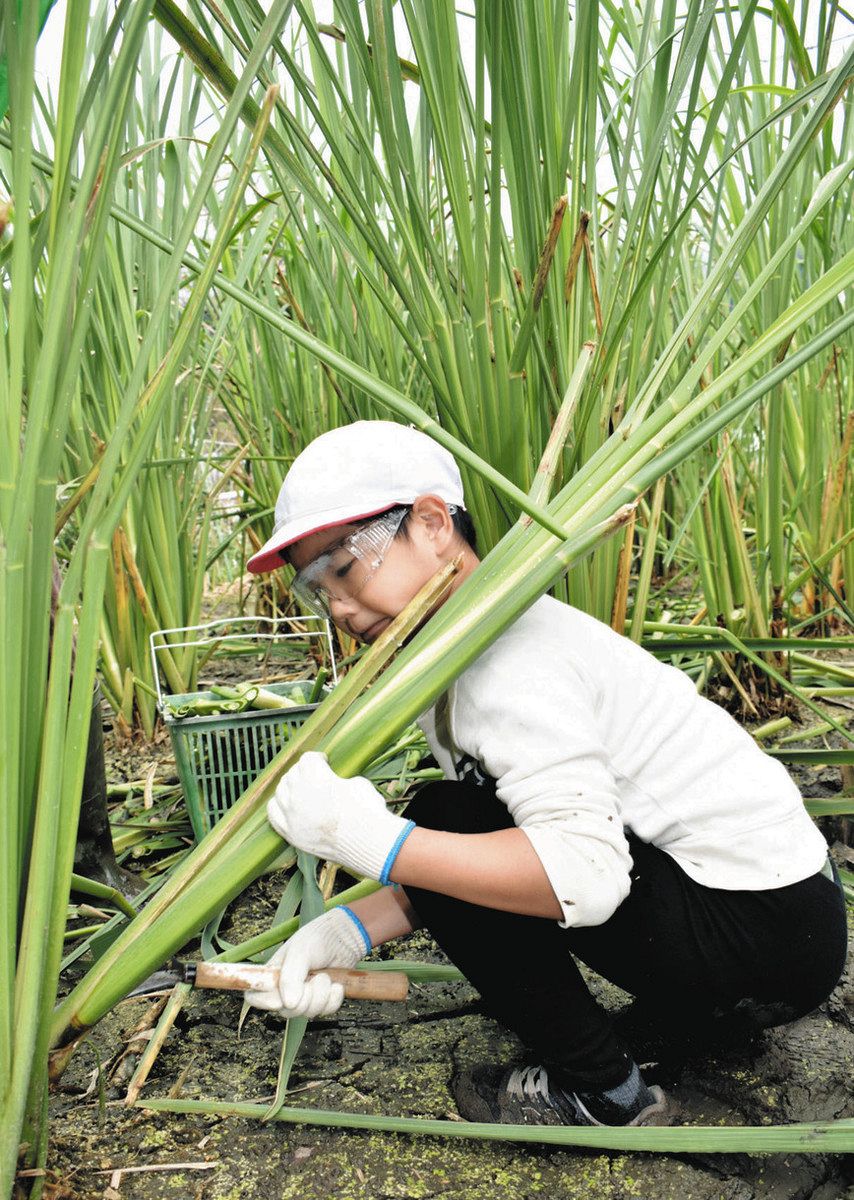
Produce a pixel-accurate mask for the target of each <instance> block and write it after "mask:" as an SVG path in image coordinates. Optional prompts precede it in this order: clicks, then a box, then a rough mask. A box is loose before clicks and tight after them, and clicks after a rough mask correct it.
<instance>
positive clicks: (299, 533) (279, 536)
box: [246, 501, 402, 575]
mask: <svg viewBox="0 0 854 1200" xmlns="http://www.w3.org/2000/svg"><path fill="white" fill-rule="evenodd" d="M399 503H402V501H394V503H392V504H384V505H383V506H382V508H375V509H372V510H371V511H370V512H362V513H354V512H353V510H352V509H350V508H348V509H346V510H344V509H341V508H337V509H329V510H328V511H327V512H324V513H315V514H314V515H313V516H310V517H303V518H302V519H301V520H300V521H290V522H289V523H288V524H287V525H283V526H282V528H281V529H280V530H279V531H278V533H274V534H273V536H272V537H271V538H269V539H268V540H267V541H266V542H265V543H264V545H263V546H262V547H261V549H260V550H258V551H257V552H256V553H255V554H253V555H252V557H251V558H250V559H249V561H248V562H247V564H246V569H247V571H251V572H252V574H253V575H261V574H263V573H264V572H265V571H275V570H276V568H277V567H283V566H284V565H285V560H284V558H283V557H282V551H283V550H286V549H287V548H288V546H292V545H293V544H294V542H299V541H301V540H302V538H305V537H309V536H310V535H311V534H313V533H322V532H323V530H324V529H337V528H338V526H339V525H352V523H353V522H354V521H364V520H365V519H366V518H367V517H377V516H379V515H380V513H384V512H388V511H389V509H390V508H396V507H397V505H398V504H399Z"/></svg>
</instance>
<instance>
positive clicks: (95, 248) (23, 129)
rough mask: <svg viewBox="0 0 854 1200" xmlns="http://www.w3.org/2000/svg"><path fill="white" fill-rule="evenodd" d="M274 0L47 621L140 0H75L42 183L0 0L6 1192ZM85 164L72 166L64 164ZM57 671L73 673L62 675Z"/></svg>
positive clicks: (31, 1156) (211, 155)
mask: <svg viewBox="0 0 854 1200" xmlns="http://www.w3.org/2000/svg"><path fill="white" fill-rule="evenodd" d="M285 8H286V3H284V2H282V3H279V4H278V5H274V6H273V9H272V10H271V14H270V19H269V23H268V27H267V29H266V31H263V32H262V36H261V37H260V38H259V41H258V46H257V49H256V55H255V58H252V57H250V61H249V63H248V65H247V72H246V74H245V78H244V79H243V80H241V81H240V82H239V84H238V87H237V89H236V92H235V98H234V101H233V103H232V104H231V106H230V107H229V108H228V109H227V110H226V112H225V115H224V118H223V121H222V124H221V126H220V129H219V132H218V134H217V137H216V138H215V139H214V141H213V143H212V145H211V147H210V150H209V152H208V154H207V155H206V158H205V161H204V166H203V169H202V171H201V172H200V176H199V178H198V181H197V186H196V189H195V191H194V193H193V195H192V196H191V197H190V199H189V203H188V204H187V206H186V208H185V211H184V213H183V219H182V221H181V223H180V225H179V228H178V231H177V233H176V237H175V247H174V252H173V254H172V256H171V259H170V263H169V268H168V269H167V270H166V271H165V272H164V274H163V276H162V278H161V286H160V288H159V290H158V292H157V294H156V295H155V296H154V297H153V305H152V310H151V314H150V320H149V323H148V325H147V326H146V328H145V331H144V333H143V336H142V339H141V343H140V346H139V351H138V354H137V356H136V358H135V359H134V361H133V362H132V364H131V370H130V372H129V375H128V377H127V379H126V380H125V381H124V387H123V391H122V400H121V404H120V406H119V407H118V410H117V412H116V414H115V418H114V421H113V424H112V428H111V431H110V432H111V438H110V441H109V443H108V444H107V446H106V449H105V451H104V454H103V457H102V459H101V461H100V465H99V471H98V477H97V481H96V482H95V485H94V487H93V489H92V491H91V494H90V495H89V496H88V497H87V500H86V505H85V515H84V517H83V519H82V520H81V522H80V527H79V533H78V536H77V540H76V543H75V545H74V546H73V548H72V549H71V551H70V555H69V559H68V564H67V569H66V572H65V576H64V579H63V583H62V588H61V591H60V594H59V600H58V604H57V608H56V614H55V621H54V628H53V633H52V637H51V631H50V629H49V614H50V583H51V568H52V563H53V554H54V546H53V542H54V529H55V524H56V490H57V481H58V478H59V469H60V466H61V461H62V455H63V450H64V440H65V435H66V432H67V429H68V425H69V422H70V420H71V419H72V414H73V408H74V399H75V395H76V393H77V389H78V388H79V386H80V380H81V361H80V359H81V354H82V351H83V347H84V345H85V339H86V335H87V332H88V330H89V328H90V326H91V322H92V310H93V296H94V294H95V290H96V284H97V281H98V277H99V274H100V272H101V271H102V269H103V267H104V262H105V246H106V237H105V229H106V226H107V222H108V220H109V214H110V209H111V203H112V196H113V181H114V179H115V177H116V172H117V170H118V167H119V162H120V155H121V153H122V151H123V149H124V147H125V141H124V137H125V129H126V123H127V114H128V109H129V106H130V104H131V101H132V98H133V91H134V81H135V77H136V65H137V59H138V56H139V53H140V48H141V45H142V41H143V38H144V34H145V30H146V26H147V22H148V15H149V14H148V7H147V6H146V5H144V4H136V5H135V4H133V3H131V2H130V0H124V2H121V3H119V4H118V5H117V6H116V7H115V9H114V11H113V12H112V13H111V15H110V19H109V20H108V21H107V20H103V21H102V20H101V19H99V18H100V17H102V16H103V14H104V10H103V9H102V10H100V12H99V13H96V14H92V15H94V17H95V20H94V21H93V29H94V30H96V31H97V33H98V44H97V51H96V53H95V55H94V61H93V62H92V65H91V69H90V70H89V72H88V77H87V79H86V80H84V77H83V64H84V61H85V56H86V44H87V43H86V39H87V33H88V32H89V17H90V12H89V5H88V4H87V3H86V2H85V0H70V2H69V5H68V10H67V20H66V30H65V42H64V50H63V68H62V74H61V79H60V88H59V99H58V105H57V114H56V126H55V134H54V162H53V169H52V174H51V181H50V186H49V187H47V188H45V189H44V190H42V189H41V188H40V187H38V186H37V185H36V181H35V179H34V166H33V140H34V139H33V134H32V125H33V119H34V97H35V95H36V91H35V83H34V51H35V43H36V34H37V21H36V11H35V8H34V6H23V8H22V11H21V12H20V13H19V12H18V5H17V0H9V3H8V4H6V6H5V10H4V14H3V15H4V32H5V35H6V52H7V56H8V62H9V86H10V118H9V127H8V145H9V150H10V153H9V156H8V159H7V161H6V162H5V163H4V164H3V169H4V173H5V175H6V179H7V180H8V185H9V189H10V192H11V194H12V195H14V197H15V213H16V219H15V225H14V229H13V234H12V239H11V246H10V249H9V252H8V254H7V255H6V256H5V260H4V263H3V269H4V272H5V274H6V287H5V292H4V295H5V302H6V314H5V316H6V320H5V324H4V329H3V336H2V338H0V411H2V414H3V421H4V427H5V431H6V436H5V437H4V439H3V454H2V459H0V470H2V475H0V534H2V537H1V538H0V622H2V626H3V629H2V640H3V646H4V656H3V662H2V687H3V718H2V722H0V771H2V788H0V792H2V802H0V838H2V847H3V849H2V853H3V860H4V861H3V871H2V876H3V882H2V890H0V1194H2V1195H4V1196H5V1195H8V1194H9V1193H10V1191H11V1189H12V1185H13V1179H14V1175H15V1170H16V1164H17V1161H18V1156H19V1144H20V1143H22V1142H23V1143H24V1148H25V1161H27V1162H29V1163H33V1162H40V1161H42V1160H43V1155H44V1149H45V1136H46V1132H45V1131H46V1126H45V1111H46V1101H47V1091H46V1068H47V1046H48V1033H47V1024H46V1021H47V1018H48V1017H49V1014H50V1012H51V1010H52V1008H53V1004H54V1000H55V995H56V986H57V978H58V971H59V963H60V958H61V950H62V935H63V930H64V923H65V912H66V904H67V899H68V892H69V886H70V880H71V869H72V863H73V853H74V844H75V831H76V826H77V814H78V809H79V802H80V790H81V786H82V778H83V769H84V762H85V754H86V738H87V731H88V721H89V714H90V711H91V696H92V686H93V680H94V673H95V662H96V658H97V649H98V626H99V622H100V616H101V609H102V604H103V595H104V586H105V579H106V573H107V569H108V561H109V548H110V542H111V538H112V534H113V531H114V529H115V527H116V525H117V523H118V520H119V518H120V515H121V513H122V511H123V510H124V508H125V505H126V503H127V499H128V495H129V492H130V490H131V489H132V487H133V486H134V483H135V480H136V479H137V477H138V474H139V471H140V469H141V466H142V464H143V462H144V461H145V459H146V457H147V456H148V454H149V453H150V450H151V446H152V442H153V440H154V436H155V433H156V430H157V426H158V422H159V420H160V417H161V414H162V412H163V409H164V406H165V404H166V402H167V400H168V397H169V394H170V391H171V389H172V387H173V385H174V381H175V378H176V376H177V374H178V370H179V368H180V366H181V364H182V362H183V361H184V359H185V357H186V355H187V353H188V351H189V349H190V348H191V346H192V345H193V343H194V339H195V335H196V332H197V330H198V327H199V323H200V321H201V319H202V316H203V313H204V301H205V296H206V294H207V290H208V287H209V285H210V280H211V277H212V275H213V274H214V272H215V270H216V267H217V264H218V262H219V260H220V258H221V256H222V254H223V252H224V250H225V247H226V245H227V243H228V241H229V238H230V236H231V232H232V227H233V225H234V223H235V221H236V218H237V214H238V211H239V210H240V207H241V204H242V200H243V193H244V189H245V186H246V182H247V180H248V177H249V174H250V172H251V168H252V165H253V163H254V159H255V155H256V154H257V151H258V147H259V144H260V141H261V138H262V137H263V132H264V129H265V127H266V125H267V123H268V121H269V116H270V112H271V109H272V104H273V102H274V98H275V93H274V92H271V93H270V95H269V96H268V97H267V98H266V99H265V101H264V106H263V108H262V110H261V112H260V114H259V121H258V124H257V128H256V129H255V131H254V132H253V133H252V134H251V135H247V136H246V137H245V138H243V139H241V141H240V143H238V145H237V146H236V147H235V146H234V145H232V135H233V133H234V129H235V125H236V123H237V119H238V112H239V108H240V104H241V99H242V95H243V94H245V92H246V91H247V90H248V88H249V85H250V83H251V81H252V79H253V78H254V74H255V71H256V69H257V64H258V60H260V57H261V56H262V55H263V53H264V46H265V43H264V36H266V37H267V38H268V39H269V38H271V37H272V36H273V33H274V30H275V23H276V20H277V19H278V20H281V17H282V13H283V12H284V9H285ZM227 151H230V152H233V153H234V155H235V160H236V161H237V162H238V163H239V164H240V165H239V167H238V168H237V169H236V170H235V171H234V172H233V176H232V178H231V179H230V181H229V184H228V187H227V192H226V196H225V199H224V201H223V205H222V214H221V217H222V219H221V226H220V228H219V229H218V230H217V234H216V237H215V238H214V240H213V242H212V244H211V246H210V250H209V255H208V258H207V261H206V263H205V265H204V267H203V269H202V271H201V272H200V274H199V278H198V279H197V280H196V281H195V284H194V286H193V288H192V290H191V293H190V294H189V296H188V297H187V300H186V303H185V306H184V309H183V313H182V315H181V319H180V322H179V323H178V325H177V327H176V328H175V330H174V333H173V336H172V339H171V341H170V343H169V345H168V348H167V349H166V352H165V354H164V355H163V356H162V357H158V356H157V354H156V347H157V343H158V339H159V338H160V335H161V330H162V327H163V324H164V322H165V321H166V319H167V313H168V310H169V305H170V302H171V299H172V296H173V294H174V291H175V289H176V286H177V284H178V281H179V278H180V271H181V260H182V255H183V253H184V252H185V250H186V247H187V245H188V244H189V242H190V240H191V238H192V237H193V235H194V232H195V229H196V226H197V222H198V219H199V215H200V212H201V210H202V206H203V204H204V202H205V199H206V197H207V195H208V192H209V191H210V189H211V187H212V185H213V183H214V182H215V179H216V177H217V173H218V171H219V170H220V169H221V165H222V163H223V160H224V157H225V155H226V152H227ZM79 163H82V168H81V169H80V174H79V178H77V179H74V178H73V173H74V172H75V170H76V169H77V168H78V164H79ZM69 682H70V687H69Z"/></svg>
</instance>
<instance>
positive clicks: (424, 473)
mask: <svg viewBox="0 0 854 1200" xmlns="http://www.w3.org/2000/svg"><path fill="white" fill-rule="evenodd" d="M427 494H429V495H433V496H438V497H439V498H440V499H442V500H444V501H445V503H446V504H456V505H458V506H459V507H460V508H464V507H465V502H464V500H463V482H462V480H461V478H460V472H459V468H458V467H457V464H456V462H455V461H454V458H453V456H452V455H451V454H449V453H448V451H447V450H445V449H444V447H442V446H440V445H439V443H438V442H434V441H433V439H432V438H431V437H428V436H427V434H426V433H420V432H419V431H418V430H417V429H412V428H411V427H410V426H408V425H398V423H397V422H396V421H356V422H354V423H353V424H352V425H344V426H342V427H341V428H340V429H330V430H329V432H328V433H323V434H321V435H320V437H319V438H315V439H314V441H313V442H310V443H309V444H308V446H306V448H305V450H303V452H302V453H301V454H299V455H297V457H296V458H295V459H294V461H293V464H292V466H291V469H290V470H289V471H288V473H287V475H286V476H285V481H284V483H283V484H282V486H281V489H280V491H279V498H278V500H277V501H276V517H275V525H274V527H273V528H274V533H273V536H272V537H271V538H270V539H269V541H267V542H265V544H264V545H263V546H262V547H261V549H260V550H259V551H258V553H257V554H253V556H252V557H251V558H250V559H249V562H248V563H247V567H248V569H249V570H250V571H254V572H255V573H256V574H257V573H259V572H261V571H272V570H274V569H275V568H276V567H280V566H281V565H282V562H283V559H282V556H281V551H282V550H284V549H285V547H286V546H290V545H291V544H292V543H293V542H297V541H299V540H300V538H304V537H307V536H308V535H309V534H310V533H318V532H319V531H320V530H321V529H332V528H334V527H335V526H336V525H349V524H350V523H351V522H352V521H359V520H361V519H362V518H364V517H374V516H377V515H378V514H379V513H383V512H387V511H388V510H389V509H390V508H394V507H395V506H396V505H398V504H412V503H414V501H415V500H417V499H418V497H419V496H423V495H427Z"/></svg>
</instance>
